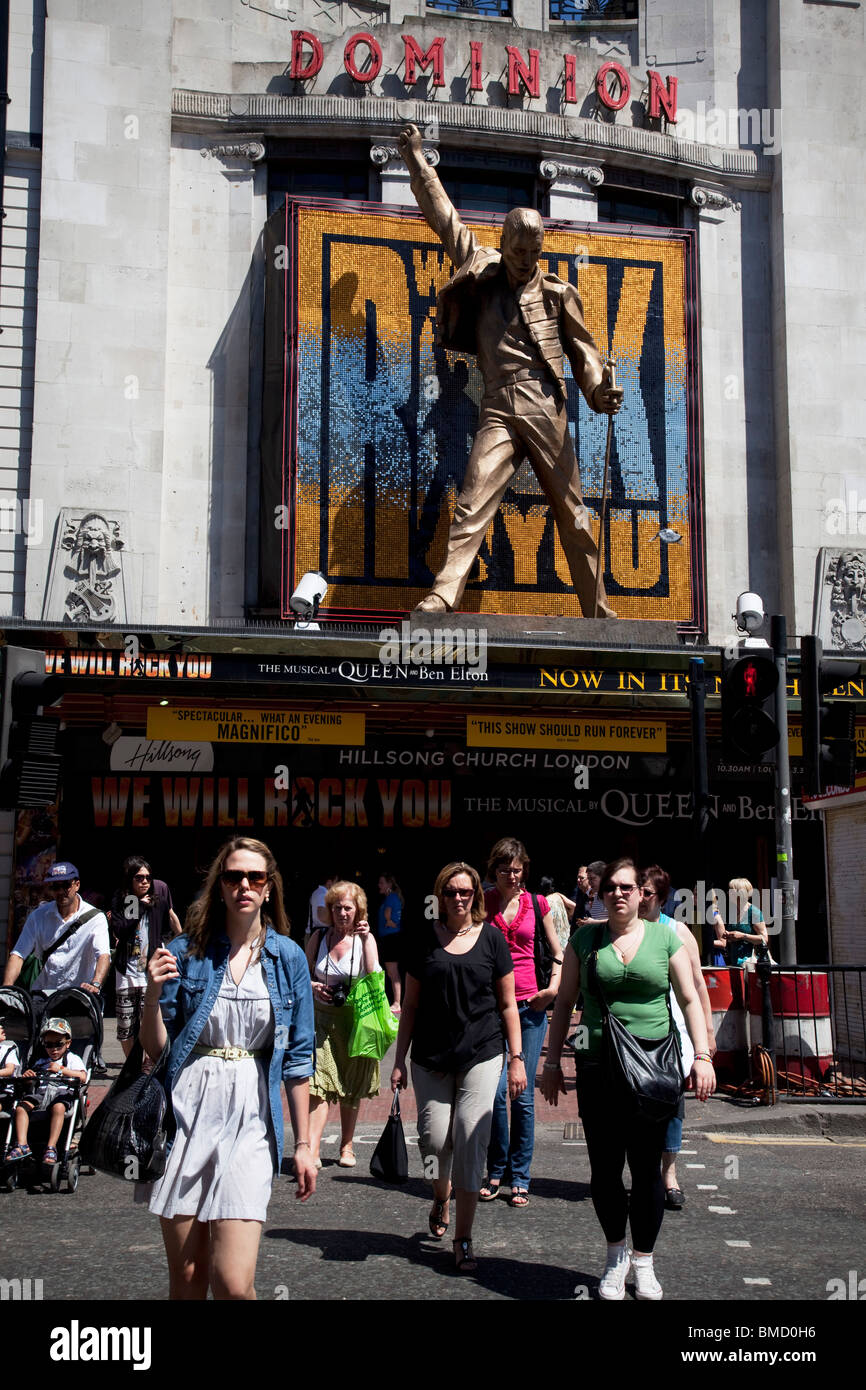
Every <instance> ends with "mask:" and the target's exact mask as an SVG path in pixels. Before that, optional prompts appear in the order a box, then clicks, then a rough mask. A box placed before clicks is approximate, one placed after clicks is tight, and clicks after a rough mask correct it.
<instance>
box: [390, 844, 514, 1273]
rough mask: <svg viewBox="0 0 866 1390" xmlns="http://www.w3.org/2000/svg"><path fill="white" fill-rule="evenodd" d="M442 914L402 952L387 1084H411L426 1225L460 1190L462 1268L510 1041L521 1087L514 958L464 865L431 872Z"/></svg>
mask: <svg viewBox="0 0 866 1390" xmlns="http://www.w3.org/2000/svg"><path fill="white" fill-rule="evenodd" d="M434 891H435V899H436V902H437V903H438V907H439V920H438V922H435V923H433V924H431V926H430V929H429V932H427V933H425V934H424V935H423V937H422V939H421V940H420V941H419V943H418V945H417V946H416V947H415V949H414V951H413V952H412V954H411V955H410V956H409V957H408V959H407V974H406V991H405V994H404V997H403V1012H402V1015H401V1018H400V1032H399V1033H398V1035H397V1056H396V1059H395V1062H394V1070H393V1071H392V1073H391V1089H392V1090H396V1089H397V1088H398V1087H399V1086H405V1085H406V1084H407V1075H406V1053H407V1051H408V1048H409V1045H410V1043H411V1045H412V1084H413V1086H414V1088H415V1093H416V1099H417V1102H418V1142H419V1147H420V1149H421V1156H422V1158H423V1159H424V1173H425V1176H427V1177H430V1178H431V1179H432V1181H433V1197H434V1201H433V1208H432V1211H431V1212H430V1217H429V1226H430V1234H431V1235H432V1236H433V1237H434V1239H436V1240H441V1239H442V1237H443V1236H444V1234H445V1232H446V1231H447V1229H448V1225H449V1201H450V1198H451V1188H452V1178H453V1186H454V1190H455V1193H456V1198H457V1215H456V1227H455V1240H454V1258H455V1261H456V1264H457V1268H458V1270H459V1271H460V1272H461V1273H463V1274H470V1273H473V1272H474V1271H475V1269H476V1267H477V1266H476V1262H475V1258H474V1256H473V1253H472V1222H473V1220H474V1217H475V1208H476V1206H477V1203H478V1189H479V1187H480V1186H481V1179H482V1177H483V1175H484V1165H485V1161H486V1157H487V1144H488V1141H489V1138H490V1123H491V1120H492V1117H493V1100H494V1096H495V1095H496V1088H497V1084H498V1081H499V1076H500V1074H501V1071H502V1054H503V1052H504V1050H505V1040H506V1037H507V1040H508V1051H509V1053H510V1054H511V1055H510V1057H509V1061H508V1090H509V1095H510V1096H511V1098H512V1099H513V1098H514V1097H515V1096H517V1095H519V1094H520V1092H521V1091H523V1090H524V1089H525V1087H526V1069H525V1067H524V1065H523V1054H522V1052H521V1050H520V1019H519V1016H518V1013H517V1005H516V1004H515V1001H514V966H513V964H512V960H511V953H510V952H509V950H508V947H507V945H506V944H505V940H504V938H503V936H502V935H501V933H500V932H498V931H497V930H496V928H495V927H491V926H490V925H489V924H488V923H485V921H484V894H483V892H482V889H481V880H480V878H479V877H478V874H477V873H476V871H475V870H474V869H473V868H471V867H470V866H469V865H468V864H463V863H458V864H447V865H446V866H445V868H444V869H443V870H442V871H441V873H440V874H439V876H438V878H437V879H436V886H435V890H434Z"/></svg>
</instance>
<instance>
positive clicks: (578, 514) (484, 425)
mask: <svg viewBox="0 0 866 1390" xmlns="http://www.w3.org/2000/svg"><path fill="white" fill-rule="evenodd" d="M400 153H401V154H402V156H403V159H404V161H405V163H406V165H407V167H408V169H409V173H410V175H411V187H412V192H413V193H414V195H415V198H416V200H417V203H418V206H419V207H420V209H421V211H422V212H423V214H424V216H425V218H426V219H427V222H428V224H429V225H430V227H431V228H432V229H433V231H434V232H435V233H436V235H437V236H438V237H439V239H440V240H441V242H442V244H443V246H444V247H445V250H446V251H447V253H448V255H449V257H450V258H451V260H452V262H453V263H454V265H455V266H456V267H457V273H456V274H455V275H454V277H453V278H452V279H451V280H449V282H448V284H447V285H446V286H445V288H444V289H443V290H442V292H441V293H440V295H439V299H438V304H437V330H438V340H439V342H440V344H441V345H442V347H445V348H451V349H453V350H454V351H456V352H466V353H475V354H476V355H477V357H478V366H479V368H480V370H481V375H482V377H483V378H484V398H483V400H482V402H481V416H480V419H479V422H478V430H477V432H476V435H475V440H474V443H473V445H472V452H471V453H470V455H469V462H468V464H467V466H466V477H465V479H464V482H463V488H462V491H461V493H460V496H459V497H458V499H457V507H456V510H455V512H454V519H453V521H452V522H451V528H450V530H449V532H448V550H447V553H446V556H445V561H444V563H443V565H442V568H441V569H440V570H439V573H438V574H437V575H436V578H435V580H434V581H433V589H432V591H431V593H430V594H428V596H427V597H426V598H425V599H423V600H422V601H421V602H420V603H419V604H418V605H417V608H416V609H415V611H416V612H421V613H445V612H449V611H452V610H454V609H456V608H458V607H459V606H460V600H461V598H462V595H463V590H464V588H465V587H466V581H467V579H468V578H469V573H470V570H471V569H472V564H473V562H474V560H475V557H476V555H477V554H478V551H479V549H480V547H481V543H482V541H483V540H484V536H485V534H486V532H487V528H488V527H489V525H490V523H491V521H492V520H493V518H494V517H495V515H496V512H497V510H498V508H499V504H500V502H501V501H502V497H503V494H504V492H505V489H506V488H507V487H508V484H509V483H510V482H511V479H512V478H513V477H514V474H515V473H516V471H517V469H518V468H519V466H520V464H521V463H522V462H523V460H524V459H525V458H528V460H529V462H530V465H531V466H532V469H533V471H534V473H535V476H536V477H537V478H538V481H539V482H540V484H541V486H542V488H543V489H544V493H545V496H546V497H547V500H548V502H549V503H550V506H551V508H552V510H553V516H554V520H555V522H556V526H557V530H558V531H559V538H560V540H561V542H562V548H563V550H564V552H565V558H566V560H567V562H568V568H569V570H570V572H571V578H572V582H573V584H574V589H575V593H576V594H577V597H578V599H579V601H580V607H581V610H582V612H583V616H584V617H585V618H592V617H600V618H615V617H616V614H615V613H614V611H613V609H612V608H610V607H609V606H608V604H607V600H606V595H605V592H604V586H603V585H602V586H601V589H600V594H599V606H598V612H596V611H595V583H596V565H597V561H598V550H597V548H596V544H595V541H594V540H593V536H592V531H591V529H590V525H589V520H588V517H587V513H586V508H585V507H584V505H583V494H582V492H581V486H580V470H579V467H578V463H577V459H576V457H575V453H574V446H573V444H572V442H571V434H570V432H569V428H568V415H567V412H566V405H565V400H566V395H565V377H564V368H563V354H566V355H567V357H568V360H569V362H570V363H571V369H572V372H573V373H574V379H575V381H576V382H577V384H578V386H579V387H580V389H581V391H582V392H583V394H584V396H585V397H586V400H587V403H588V405H589V406H590V407H591V408H592V409H593V410H595V411H597V412H599V413H600V414H606V415H615V414H616V412H617V411H618V410H619V408H620V406H621V404H622V391H621V390H619V389H618V388H616V387H611V385H610V370H609V368H608V367H605V366H603V365H602V360H601V357H600V355H599V352H598V349H597V347H596V346H595V343H594V342H593V340H592V337H591V336H590V334H589V332H588V331H587V328H586V325H585V323H584V321H583V305H582V304H581V301H580V296H579V295H578V293H577V291H576V290H575V289H574V287H573V286H571V285H567V284H566V283H565V282H564V281H563V280H560V279H559V277H558V276H557V275H546V274H544V273H543V272H542V271H541V270H540V268H539V265H538V260H539V257H540V255H541V248H542V243H543V240H544V224H543V223H542V220H541V217H540V215H539V213H537V212H535V211H534V209H532V208H513V209H512V211H511V212H509V214H508V216H507V217H506V218H505V221H504V223H503V226H502V236H501V238H500V249H499V250H498V251H494V250H493V249H492V248H491V247H488V246H482V245H480V243H479V242H478V241H477V240H476V238H475V236H474V235H473V234H472V232H470V231H469V228H468V227H466V226H464V224H463V223H462V222H461V221H460V218H459V216H458V214H457V211H456V209H455V208H454V206H453V205H452V203H451V200H450V199H449V197H448V195H447V193H446V192H445V190H444V188H443V187H442V184H441V183H440V182H439V178H438V176H437V174H436V171H435V170H434V169H431V168H430V166H429V165H428V163H427V161H426V159H425V158H424V153H423V149H422V143H421V134H420V132H419V130H418V128H417V126H414V125H408V126H406V127H405V128H404V129H403V131H402V132H401V134H400Z"/></svg>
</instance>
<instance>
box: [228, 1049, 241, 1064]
mask: <svg viewBox="0 0 866 1390" xmlns="http://www.w3.org/2000/svg"><path fill="white" fill-rule="evenodd" d="M243 1055H244V1049H243V1048H242V1047H227V1048H226V1050H225V1059H226V1061H227V1062H239V1061H240V1060H241V1058H242V1057H243Z"/></svg>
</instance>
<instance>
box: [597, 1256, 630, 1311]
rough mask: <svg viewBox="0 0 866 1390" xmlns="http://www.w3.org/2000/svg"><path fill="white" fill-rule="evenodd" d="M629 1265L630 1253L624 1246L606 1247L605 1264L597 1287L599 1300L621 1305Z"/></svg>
mask: <svg viewBox="0 0 866 1390" xmlns="http://www.w3.org/2000/svg"><path fill="white" fill-rule="evenodd" d="M630 1263H631V1251H630V1250H629V1248H628V1246H627V1245H626V1244H622V1245H609V1246H608V1247H607V1263H606V1265H605V1267H604V1274H603V1275H602V1276H601V1281H600V1283H599V1286H598V1296H599V1298H604V1299H606V1300H607V1302H608V1303H621V1302H622V1300H623V1299H624V1298H625V1281H626V1276H627V1274H628V1271H629V1265H630Z"/></svg>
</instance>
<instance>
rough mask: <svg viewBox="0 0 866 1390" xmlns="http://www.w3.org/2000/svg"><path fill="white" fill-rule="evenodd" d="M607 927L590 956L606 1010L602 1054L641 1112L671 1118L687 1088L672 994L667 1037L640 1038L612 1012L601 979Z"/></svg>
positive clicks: (594, 986) (593, 985)
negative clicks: (600, 952)
mask: <svg viewBox="0 0 866 1390" xmlns="http://www.w3.org/2000/svg"><path fill="white" fill-rule="evenodd" d="M603 932H604V927H600V928H599V929H598V930H597V931H596V936H595V946H594V949H593V952H592V955H591V956H590V959H589V971H588V975H589V980H588V984H589V988H590V990H591V991H592V993H593V994H594V995H595V996H596V998H597V999H598V1002H599V1004H600V1006H601V1011H602V1056H603V1059H604V1065H605V1067H606V1070H607V1075H608V1077H609V1079H610V1080H611V1082H612V1083H613V1084H614V1085H616V1086H618V1087H619V1088H620V1089H621V1090H623V1091H625V1092H626V1093H627V1094H628V1095H630V1096H631V1098H632V1100H633V1101H634V1104H635V1108H636V1109H637V1111H638V1113H639V1114H640V1115H642V1116H643V1117H644V1118H645V1119H647V1120H659V1121H661V1120H669V1119H671V1118H672V1116H673V1115H674V1114H675V1113H676V1111H677V1108H678V1107H679V1103H680V1100H681V1098H682V1095H683V1092H684V1090H685V1087H686V1083H685V1078H684V1076H683V1061H682V1054H681V1052H680V1036H679V1033H678V1031H677V1028H676V1026H675V1024H674V1021H673V1016H672V1014H671V1005H670V997H669V995H665V998H666V1000H667V1006H668V1018H669V1019H670V1025H671V1026H670V1032H669V1033H668V1034H667V1037H664V1038H638V1037H635V1035H634V1033H630V1032H629V1031H628V1029H627V1028H626V1026H625V1024H623V1023H621V1022H620V1020H619V1019H618V1018H617V1017H616V1016H615V1015H614V1014H612V1013H611V1011H610V1009H609V1008H608V1006H607V1000H606V999H605V997H604V994H603V992H602V988H601V984H600V982H599V978H598V948H599V945H600V944H601V938H602V935H603Z"/></svg>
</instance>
